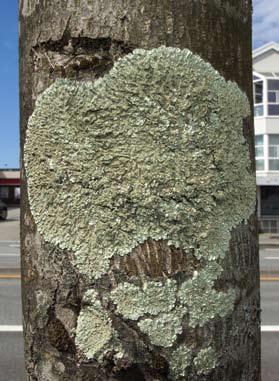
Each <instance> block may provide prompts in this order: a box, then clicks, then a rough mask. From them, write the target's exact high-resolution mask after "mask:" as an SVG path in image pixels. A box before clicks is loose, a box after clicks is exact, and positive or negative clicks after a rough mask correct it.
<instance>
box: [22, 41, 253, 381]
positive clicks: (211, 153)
mask: <svg viewBox="0 0 279 381" xmlns="http://www.w3.org/2000/svg"><path fill="white" fill-rule="evenodd" d="M249 114H250V109H249V104H248V101H247V98H246V96H245V95H244V94H243V93H242V92H241V91H240V89H239V88H238V87H237V85H236V84H234V83H231V82H226V81H225V80H224V78H222V77H221V76H220V74H219V73H218V72H216V71H215V70H214V69H213V68H212V67H211V65H210V64H208V63H206V62H204V61H203V60H202V59H201V58H200V57H198V56H195V55H193V54H192V53H191V52H190V51H189V50H186V49H185V50H180V49H175V48H166V47H161V48H158V49H152V50H150V51H146V50H135V51H134V53H133V54H129V55H127V56H126V57H125V58H123V59H121V60H119V61H118V62H117V63H116V64H115V66H114V68H113V69H112V70H111V71H110V72H109V74H107V75H105V76H104V77H103V78H101V79H99V80H98V81H96V82H95V83H94V84H92V83H78V82H74V81H73V82H72V81H69V80H58V81H56V82H55V83H54V84H53V85H52V86H51V87H50V88H49V89H47V90H46V91H45V92H44V93H43V94H42V95H41V96H40V97H39V98H38V100H37V103H36V108H35V111H34V113H33V115H32V116H31V118H30V120H29V123H28V131H27V139H26V145H25V167H26V173H27V179H28V187H29V188H28V195H29V201H30V206H31V210H32V213H33V216H34V219H35V221H36V224H37V227H38V230H39V231H40V233H41V234H42V236H43V237H44V238H45V240H46V241H49V242H51V243H52V244H55V245H57V246H59V247H60V248H61V249H66V250H70V251H72V252H73V254H74V264H75V266H76V267H77V269H78V270H79V272H80V273H81V275H82V276H83V279H84V280H85V283H87V284H92V283H94V282H95V281H96V280H99V279H102V277H104V276H105V275H106V274H108V273H109V270H110V260H111V258H113V257H114V256H127V255H129V254H130V253H131V251H132V250H133V249H134V248H135V247H137V246H138V245H140V244H142V243H144V242H146V241H147V240H149V239H152V240H155V241H156V240H157V241H159V240H164V241H166V242H167V243H168V245H169V246H171V245H172V246H173V247H176V248H181V249H185V251H189V250H193V251H194V255H195V258H197V259H198V260H199V261H200V262H201V263H203V264H204V266H203V269H202V270H201V271H200V272H196V273H195V274H194V276H193V277H192V279H190V280H183V279H182V280H181V279H180V280H179V284H176V280H174V279H167V280H166V279H164V280H162V281H160V282H153V281H150V280H148V279H146V281H145V282H144V284H143V285H142V284H139V283H140V282H138V281H137V280H136V279H135V278H133V277H132V278H131V280H130V282H122V283H120V284H118V285H115V286H114V288H113V290H112V292H111V293H108V295H106V298H107V299H108V300H109V301H110V302H111V303H112V304H113V305H114V307H115V310H112V311H111V312H110V313H113V314H115V316H117V317H119V316H120V317H121V318H122V319H123V320H125V319H126V320H129V319H130V320H136V321H138V320H139V319H140V320H139V321H138V322H137V323H136V324H137V327H138V328H139V329H141V330H142V332H143V333H145V334H146V335H147V336H148V337H149V339H150V342H151V344H154V345H157V346H162V347H170V348H171V350H170V351H169V352H166V353H165V356H166V358H167V360H168V361H170V362H172V363H175V361H174V360H173V354H172V350H175V351H179V348H176V347H175V344H176V340H177V336H178V335H179V334H180V333H181V332H182V320H183V319H184V318H185V319H188V323H189V325H190V326H192V327H198V326H202V325H204V324H205V323H206V322H207V321H209V320H210V319H214V318H215V317H217V316H219V317H221V318H223V317H224V316H226V314H228V313H230V312H231V311H232V310H233V308H234V299H235V295H236V292H237V290H234V289H229V290H227V291H226V292H219V291H217V290H215V288H214V282H215V281H216V279H218V277H219V276H220V275H221V273H222V267H221V265H220V263H219V262H220V260H221V259H222V258H224V257H225V255H226V253H227V251H228V246H229V240H230V234H231V230H232V229H233V228H234V227H236V226H237V225H239V224H240V223H242V222H243V221H246V220H247V219H248V218H249V216H250V215H251V214H252V213H253V212H254V209H255V179H254V174H253V173H252V170H251V168H250V165H249V155H248V148H247V144H246V141H245V139H244V138H243V119H244V118H246V117H247V116H248V115H249ZM37 142H40V144H39V145H38V144H37ZM151 255H152V254H151ZM158 285H160V287H161V291H162V293H159V295H161V294H162V300H160V297H158V295H157V294H156V292H154V290H155V291H156V287H157V286H158ZM168 286H170V288H169V289H168ZM165 291H166V292H165ZM145 298H146V299H145ZM92 303H93V304H92V306H91V307H90V306H85V307H84V308H83V309H82V310H81V313H80V317H79V319H78V326H77V335H76V343H77V345H78V347H79V348H80V350H81V351H83V353H84V354H85V355H86V356H88V357H96V355H97V354H98V353H100V352H102V351H103V352H106V351H108V350H111V347H110V349H108V347H107V344H108V343H109V342H110V340H111V338H112V332H113V329H114V328H113V326H112V322H111V320H110V317H109V315H107V318H106V319H105V318H104V317H103V318H101V317H100V314H99V312H96V302H92ZM94 303H95V304H94ZM98 303H100V302H98ZM98 305H99V304H98ZM99 307H100V305H99ZM99 307H98V308H99ZM100 308H101V307H100ZM102 308H103V307H102ZM178 312H179V313H178ZM149 315H152V317H150V316H149ZM171 316H173V317H174V318H173V319H171ZM177 317H179V318H178V320H177ZM103 319H105V320H103ZM152 319H153V320H152ZM98 322H99V323H98ZM167 322H169V323H170V324H172V326H171V327H170V329H165V324H166V323H167ZM98 327H99V328H100V332H99V333H97V328H98ZM160 327H162V332H163V333H164V334H165V338H164V339H163V338H162V341H161V344H160V343H159V342H158V340H157V338H155V335H154V332H156V331H157V332H159V331H160ZM85 332H87V333H86V335H87V336H86V335H85V334H84V333H85ZM95 334H96V337H95V336H94V337H92V340H91V335H95ZM88 335H89V336H88ZM98 335H99V337H100V340H97V341H96V338H97V337H98ZM183 348H184V346H183ZM183 348H182V349H181V353H184V352H183V351H184V350H185V351H186V352H187V353H188V350H190V348H186V349H185V348H184V349H183ZM114 350H115V351H116V352H117V351H118V347H117V345H116V346H115V348H114ZM208 350H211V349H208ZM212 350H213V349H212ZM119 353H120V352H119ZM210 353H211V352H210ZM190 357H191V358H193V357H195V354H194V353H192V354H191V356H190ZM203 360H204V357H203V358H201V356H200V357H199V355H198V356H197V357H196V360H195V361H196V362H195V363H196V366H199V364H200V367H201V369H203V370H205V368H206V366H207V367H209V366H210V364H211V365H212V367H214V366H215V364H216V363H215V362H213V361H211V362H210V361H207V360H206V359H205V360H204V361H203ZM208 364H209V365H208ZM171 369H172V370H171V372H172V374H173V376H172V377H173V379H174V380H175V379H178V378H179V377H180V376H181V374H183V372H184V370H183V369H181V367H180V368H179V369H178V370H177V371H176V370H175V367H173V368H171ZM181 372H182V373H181ZM201 372H202V370H201ZM198 373H199V371H198Z"/></svg>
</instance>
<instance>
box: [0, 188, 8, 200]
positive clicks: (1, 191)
mask: <svg viewBox="0 0 279 381" xmlns="http://www.w3.org/2000/svg"><path fill="white" fill-rule="evenodd" d="M1 198H2V199H3V200H7V199H8V198H9V187H0V199H1Z"/></svg>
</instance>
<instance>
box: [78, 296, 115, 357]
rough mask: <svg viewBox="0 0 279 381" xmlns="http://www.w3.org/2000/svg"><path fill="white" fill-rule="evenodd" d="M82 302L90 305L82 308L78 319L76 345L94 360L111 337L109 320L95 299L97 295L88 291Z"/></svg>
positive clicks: (111, 329)
mask: <svg viewBox="0 0 279 381" xmlns="http://www.w3.org/2000/svg"><path fill="white" fill-rule="evenodd" d="M84 301H86V302H87V303H91V304H90V305H87V306H86V307H84V308H83V309H82V311H81V313H80V315H79V317H78V322H77V329H76V344H77V346H78V347H79V349H80V350H81V352H82V353H83V354H84V355H85V356H86V357H87V358H95V357H96V356H97V355H98V354H100V352H101V351H103V352H104V349H105V348H106V347H107V346H108V345H109V342H110V340H111V339H112V337H113V334H114V333H113V328H112V325H111V320H110V318H109V316H108V313H107V311H106V310H104V309H103V308H102V306H101V303H100V301H99V300H98V299H97V293H95V292H94V291H92V290H91V291H89V292H88V293H87V294H85V298H84Z"/></svg>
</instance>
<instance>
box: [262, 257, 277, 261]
mask: <svg viewBox="0 0 279 381" xmlns="http://www.w3.org/2000/svg"><path fill="white" fill-rule="evenodd" d="M264 259H271V260H273V259H279V257H264Z"/></svg>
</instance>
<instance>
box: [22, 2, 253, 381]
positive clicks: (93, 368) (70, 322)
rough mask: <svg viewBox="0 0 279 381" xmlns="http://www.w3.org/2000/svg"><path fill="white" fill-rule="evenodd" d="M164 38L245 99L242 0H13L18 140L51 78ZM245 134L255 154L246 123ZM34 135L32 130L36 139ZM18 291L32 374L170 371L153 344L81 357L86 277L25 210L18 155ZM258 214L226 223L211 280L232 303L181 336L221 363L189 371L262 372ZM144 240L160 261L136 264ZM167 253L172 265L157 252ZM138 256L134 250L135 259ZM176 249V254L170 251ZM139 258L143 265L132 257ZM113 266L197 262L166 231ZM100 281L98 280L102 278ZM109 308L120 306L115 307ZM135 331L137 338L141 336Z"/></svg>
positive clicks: (80, 72)
mask: <svg viewBox="0 0 279 381" xmlns="http://www.w3.org/2000/svg"><path fill="white" fill-rule="evenodd" d="M160 45H166V46H174V47H179V48H189V49H190V50H192V51H193V52H194V53H197V54H199V55H200V56H201V57H202V58H203V59H205V60H206V61H209V62H210V63H211V64H212V65H213V67H214V68H216V69H217V70H218V71H219V72H220V73H221V74H222V75H223V76H224V77H225V78H226V79H228V80H233V81H235V82H236V83H237V84H238V85H239V86H240V87H241V88H242V90H243V91H245V92H246V94H247V95H248V97H249V99H250V100H251V99H252V87H251V78H252V76H251V68H252V62H251V1H250V0H237V1H236V0H198V1H197V0H161V1H157V0H149V1H147V0H133V1H132V0H121V1H117V2H115V1H111V0H95V1H91V0H71V1H70V0H48V1H45V0H21V1H20V52H21V53H20V55H21V59H20V76H21V85H20V100H21V146H22V152H23V147H24V142H25V133H26V127H27V122H28V118H29V116H30V115H31V114H32V112H33V109H34V106H35V101H36V98H37V96H38V95H39V94H40V93H41V92H42V91H43V90H45V89H46V88H47V87H48V86H49V85H51V84H52V83H53V82H54V80H55V79H56V78H59V77H65V78H70V79H76V80H80V81H84V80H90V81H94V80H95V79H96V78H98V77H100V76H102V75H103V74H104V73H107V72H108V71H109V70H110V69H111V67H112V66H113V63H114V62H115V60H117V59H118V58H119V57H123V56H124V55H126V54H127V53H129V52H132V51H133V49H135V48H137V47H141V48H146V49H149V48H154V47H158V46H160ZM247 123H248V124H247V126H246V129H245V132H246V135H247V136H246V138H247V140H248V142H249V144H250V154H251V160H252V161H253V156H254V152H253V148H252V141H253V123H252V118H250V120H249V122H247ZM38 144H40V142H38ZM21 207H22V214H21V247H22V276H23V280H22V286H23V288H22V298H23V313H24V336H25V358H26V373H27V379H28V380H34V381H35V380H39V381H44V380H46V381H52V380H96V381H97V380H100V381H105V380H115V381H116V380H119V381H125V380H133V381H137V380H142V381H143V380H171V378H170V376H169V371H168V364H167V363H166V360H165V359H164V357H163V356H161V355H160V354H159V352H157V351H156V350H150V349H149V350H146V347H142V348H140V346H139V347H138V348H137V350H138V351H142V352H141V353H140V354H139V356H138V359H137V360H135V362H134V363H132V364H125V363H122V362H121V361H119V363H112V362H111V361H110V360H109V359H107V360H105V361H104V362H103V364H102V366H100V364H98V363H97V362H96V361H93V360H92V361H89V360H88V361H80V359H79V358H78V354H77V349H76V347H75V343H74V341H73V338H72V335H71V332H72V330H73V329H74V328H75V327H76V322H77V317H78V314H79V311H80V308H81V298H82V290H83V281H82V279H81V278H80V276H79V274H78V272H77V271H76V269H75V268H74V267H73V266H72V260H71V256H72V254H71V253H68V252H65V251H61V250H59V249H57V248H55V247H53V246H52V245H50V244H49V243H47V242H44V241H43V239H42V238H41V237H40V235H39V234H38V232H37V229H36V225H35V223H34V220H33V217H32V215H31V213H30V209H29V205H28V198H27V188H26V176H25V171H24V167H22V200H21ZM255 226H256V223H255V219H254V217H252V218H251V219H250V221H249V225H241V226H239V227H238V228H237V229H234V230H233V231H232V236H231V242H230V253H229V255H227V256H226V259H225V261H224V263H222V266H223V268H224V269H225V271H224V273H223V275H222V277H221V279H218V281H216V285H215V287H216V289H217V290H226V288H227V287H228V285H229V286H230V287H232V286H235V287H238V288H239V289H240V290H241V292H240V293H239V298H238V300H237V301H236V303H235V309H234V312H233V313H232V314H231V315H230V316H228V317H226V318H225V319H221V318H215V319H214V320H212V321H211V322H210V323H208V324H206V325H205V326H204V327H202V328H189V329H188V330H187V332H186V333H183V334H182V335H181V337H180V338H179V340H180V342H187V345H189V344H190V343H192V344H193V346H194V347H195V348H202V344H203V342H205V341H208V342H211V343H212V345H213V346H214V349H215V351H216V352H218V353H221V354H222V359H221V361H220V365H218V366H216V367H215V368H214V369H213V370H212V371H211V372H209V373H208V374H205V375H201V374H197V373H196V370H195V368H194V367H190V368H188V369H187V374H186V375H185V377H182V378H181V379H185V380H191V381H195V380H216V381H217V380H218V381H219V380H224V381H230V380H231V381H237V380H242V381H254V380H255V381H256V380H260V365H259V364H260V360H259V356H260V332H259V311H260V306H259V271H258V257H257V251H258V243H257V231H256V228H255ZM150 247H153V250H155V251H157V253H159V254H158V255H157V257H158V258H159V260H158V261H156V263H153V264H152V263H149V266H148V268H147V267H145V266H144V261H145V258H146V253H148V251H149V249H150ZM169 257H171V258H172V260H174V263H173V264H172V266H171V267H170V268H171V270H169V269H165V267H164V263H165V262H166V261H167V260H168V258H169ZM135 258H137V261H135ZM174 258H175V259H174ZM136 262H137V263H142V268H141V270H139V268H138V267H137V266H135V263H136ZM111 266H112V267H111V269H112V272H113V271H114V270H115V271H116V272H117V269H119V268H121V269H125V271H126V274H127V276H130V275H135V274H137V272H138V271H141V272H143V273H148V276H149V277H151V278H152V279H156V278H160V276H161V274H162V273H164V274H167V276H171V274H172V272H171V271H173V272H175V273H177V272H179V271H180V270H183V271H184V273H186V275H187V274H188V276H191V275H192V274H193V272H194V271H195V270H199V268H200V267H201V264H200V263H199V261H198V260H197V259H196V258H195V257H194V256H193V255H192V253H187V257H186V259H185V256H184V253H183V252H182V251H181V250H178V249H175V248H171V247H168V246H167V245H166V244H165V243H164V242H163V241H161V242H160V241H159V242H156V241H151V242H146V243H145V244H143V245H142V247H138V248H135V249H134V251H133V252H132V253H131V255H130V256H128V257H125V258H118V259H117V258H116V259H115V260H114V262H113V263H112V264H111ZM100 287H102V284H101V282H100ZM116 319H117V318H116ZM116 324H118V327H119V330H120V331H121V330H122V332H123V335H124V337H123V343H124V344H125V345H126V346H127V347H129V346H130V347H131V351H134V349H135V348H132V346H133V345H134V344H133V343H134V341H136V340H135V337H136V335H137V334H136V331H135V329H134V327H133V325H132V324H131V325H130V326H129V325H127V324H126V323H124V322H123V321H120V319H119V322H116ZM144 340H145V339H144V338H142V337H140V338H139V341H140V342H142V341H143V342H144Z"/></svg>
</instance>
